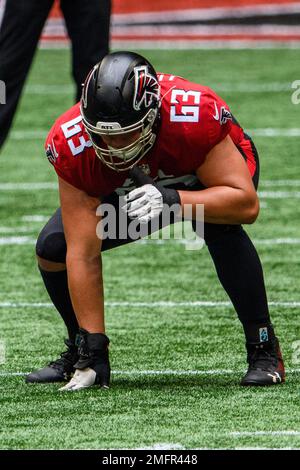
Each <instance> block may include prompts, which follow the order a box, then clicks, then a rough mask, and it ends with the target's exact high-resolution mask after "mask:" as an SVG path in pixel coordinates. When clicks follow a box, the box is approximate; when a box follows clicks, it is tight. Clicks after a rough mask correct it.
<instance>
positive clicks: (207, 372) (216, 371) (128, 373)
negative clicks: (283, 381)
mask: <svg viewBox="0 0 300 470" xmlns="http://www.w3.org/2000/svg"><path fill="white" fill-rule="evenodd" d="M244 372H245V370H244V369H243V370H242V369H237V370H231V369H208V370H172V369H165V370H154V369H153V370H152V369H147V370H138V369H132V370H113V371H112V374H114V375H122V376H129V377H134V376H165V375H166V376H175V377H179V376H206V375H238V374H243V373H244ZM286 372H287V373H289V374H294V373H299V372H300V369H286ZM26 374H28V372H7V371H0V377H19V376H23V375H26Z"/></svg>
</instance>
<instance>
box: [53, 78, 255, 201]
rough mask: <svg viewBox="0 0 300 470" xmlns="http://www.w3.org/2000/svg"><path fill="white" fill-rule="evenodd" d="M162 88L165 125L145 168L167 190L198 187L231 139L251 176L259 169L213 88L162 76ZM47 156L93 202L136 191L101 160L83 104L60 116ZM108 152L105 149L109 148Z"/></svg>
mask: <svg viewBox="0 0 300 470" xmlns="http://www.w3.org/2000/svg"><path fill="white" fill-rule="evenodd" d="M158 80H159V83H160V86H161V98H162V102H161V108H160V124H159V130H158V132H157V138H156V141H155V144H154V146H153V147H152V148H151V149H150V150H149V152H148V153H147V154H146V155H145V157H144V158H143V159H142V160H141V161H140V162H139V165H142V164H146V165H147V166H148V167H149V169H150V175H151V176H152V177H153V178H154V179H155V180H156V181H158V180H163V181H164V183H165V184H172V183H178V182H182V183H184V184H185V185H186V187H187V189H188V187H189V186H192V185H193V184H195V183H196V182H197V177H196V170H197V168H198V167H199V166H200V165H202V164H203V162H204V160H205V157H206V155H207V154H208V152H209V151H210V150H211V149H212V148H213V147H214V146H215V145H217V144H218V143H219V142H221V141H222V140H223V139H224V138H225V137H226V136H227V135H230V137H231V138H232V140H233V142H234V143H235V145H236V146H237V147H238V148H239V149H240V151H241V152H242V153H243V155H244V157H245V158H246V161H247V165H248V168H249V171H250V174H251V176H253V175H254V173H255V169H256V163H255V158H254V155H253V152H252V148H251V142H250V141H249V139H247V138H245V135H244V132H243V129H242V128H241V127H240V126H239V125H238V124H237V123H236V122H235V121H233V119H232V115H231V113H230V111H229V108H228V106H227V104H226V103H225V102H224V101H223V100H222V99H221V98H220V97H219V96H218V95H216V93H214V92H213V91H212V90H211V89H210V88H208V87H205V86H202V85H198V84H196V83H192V82H189V81H188V80H185V79H183V78H181V77H175V76H174V75H168V74H158ZM45 146H46V153H47V156H48V158H49V160H50V162H51V163H52V164H53V166H54V168H55V171H56V173H57V174H58V175H59V176H60V177H61V178H62V179H64V180H65V181H67V182H68V183H70V184H71V185H73V186H75V187H76V188H78V189H80V190H83V191H85V192H86V193H87V194H89V195H90V196H94V197H99V198H103V197H104V196H107V195H108V194H110V193H112V192H113V191H117V192H118V193H119V194H122V193H124V192H126V190H129V189H132V182H131V180H129V179H128V171H123V172H121V173H118V172H117V171H114V170H112V169H110V168H108V167H107V166H106V165H105V164H104V163H102V162H101V160H100V159H99V158H98V157H97V155H96V153H95V151H94V149H93V147H92V143H91V141H90V139H89V136H88V134H87V133H86V131H85V129H84V126H83V123H82V119H81V115H80V108H79V103H77V104H76V105H75V106H73V107H72V108H71V109H69V110H68V111H67V112H66V113H64V114H63V115H62V116H60V117H59V118H58V119H57V121H56V122H55V124H54V125H53V127H52V129H51V130H50V133H49V135H48V137H47V140H46V144H45ZM103 146H104V147H105V145H104V144H103Z"/></svg>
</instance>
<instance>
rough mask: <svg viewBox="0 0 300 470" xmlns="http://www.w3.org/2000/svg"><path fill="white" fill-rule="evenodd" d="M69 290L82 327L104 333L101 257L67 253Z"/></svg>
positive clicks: (92, 331) (93, 331) (91, 331)
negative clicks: (86, 256)
mask: <svg viewBox="0 0 300 470" xmlns="http://www.w3.org/2000/svg"><path fill="white" fill-rule="evenodd" d="M67 272H68V282H69V290H70V294H71V299H72V304H73V307H74V310H75V313H76V317H77V320H78V323H79V326H80V327H81V328H84V329H85V330H87V331H89V332H90V333H104V332H105V324H104V297H103V281H102V269H101V259H100V257H95V258H92V259H85V258H82V257H80V256H76V255H74V254H69V253H68V254H67Z"/></svg>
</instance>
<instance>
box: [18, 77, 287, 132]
mask: <svg viewBox="0 0 300 470" xmlns="http://www.w3.org/2000/svg"><path fill="white" fill-rule="evenodd" d="M291 85H292V83H291V82H270V83H255V82H239V83H234V84H233V83H210V84H209V86H210V87H211V88H213V89H216V90H218V91H219V92H221V91H222V92H228V93H236V92H239V93H282V92H291V91H292V88H291ZM25 93H27V94H29V95H67V94H71V93H74V87H73V86H72V85H68V84H65V85H42V84H37V85H27V87H26V88H25ZM27 132H28V133H32V135H35V134H34V132H38V133H40V134H41V133H44V134H45V132H46V131H43V130H41V131H27ZM16 135H18V134H16Z"/></svg>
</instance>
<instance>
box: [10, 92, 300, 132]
mask: <svg viewBox="0 0 300 470" xmlns="http://www.w3.org/2000/svg"><path fill="white" fill-rule="evenodd" d="M256 90H258V89H257V88H256ZM227 91H228V90H227ZM233 91H234V90H233ZM291 92H292V89H291ZM245 130H246V132H248V133H249V134H251V135H252V136H254V137H255V136H257V137H300V128H298V127H292V128H277V127H276V128H275V127H263V128H257V129H245ZM48 132H49V129H36V130H33V131H32V130H29V129H28V130H25V129H24V130H15V131H12V132H11V134H10V139H12V140H36V139H44V140H45V139H46V137H47V134H48Z"/></svg>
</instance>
